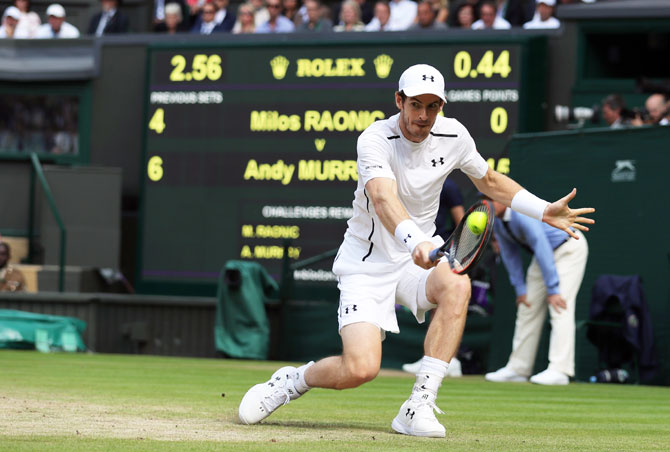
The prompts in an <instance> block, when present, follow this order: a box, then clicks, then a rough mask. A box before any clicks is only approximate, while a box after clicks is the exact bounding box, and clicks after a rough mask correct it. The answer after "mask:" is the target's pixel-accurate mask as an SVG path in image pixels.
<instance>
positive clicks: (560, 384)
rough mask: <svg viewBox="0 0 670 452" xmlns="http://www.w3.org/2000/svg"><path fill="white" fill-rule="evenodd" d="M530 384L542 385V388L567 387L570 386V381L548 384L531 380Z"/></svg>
mask: <svg viewBox="0 0 670 452" xmlns="http://www.w3.org/2000/svg"><path fill="white" fill-rule="evenodd" d="M530 382H531V383H533V384H536V385H542V386H567V385H568V384H570V382H569V381H568V382H560V383H558V382H556V383H547V382H539V381H533V380H530Z"/></svg>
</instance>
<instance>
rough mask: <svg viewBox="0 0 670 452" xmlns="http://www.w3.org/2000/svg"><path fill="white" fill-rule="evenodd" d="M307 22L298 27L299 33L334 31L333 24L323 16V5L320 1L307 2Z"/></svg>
mask: <svg viewBox="0 0 670 452" xmlns="http://www.w3.org/2000/svg"><path fill="white" fill-rule="evenodd" d="M305 7H306V9H307V22H303V23H302V24H300V26H298V28H297V31H314V32H323V31H332V30H333V22H332V21H331V20H330V19H329V18H328V17H326V16H324V15H323V5H322V4H321V2H320V1H319V0H306V1H305Z"/></svg>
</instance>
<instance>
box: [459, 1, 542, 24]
mask: <svg viewBox="0 0 670 452" xmlns="http://www.w3.org/2000/svg"><path fill="white" fill-rule="evenodd" d="M531 1H534V0H531ZM466 3H467V4H468V5H470V6H472V8H473V9H472V11H473V14H475V13H476V11H477V4H478V3H479V0H455V1H453V2H451V3H450V6H449V14H448V15H447V26H448V27H453V28H460V25H459V22H458V11H459V10H460V9H461V8H462V7H463V5H464V4H466ZM477 19H478V18H477V17H475V18H474V19H472V22H474V21H475V20H477Z"/></svg>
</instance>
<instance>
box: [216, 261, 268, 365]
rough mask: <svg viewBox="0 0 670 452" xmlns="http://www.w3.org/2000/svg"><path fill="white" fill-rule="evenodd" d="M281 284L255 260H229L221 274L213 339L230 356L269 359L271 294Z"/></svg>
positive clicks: (217, 346)
mask: <svg viewBox="0 0 670 452" xmlns="http://www.w3.org/2000/svg"><path fill="white" fill-rule="evenodd" d="M278 291H279V287H278V285H277V283H276V282H275V280H274V279H272V277H271V276H270V275H269V274H268V273H267V272H266V271H265V269H264V268H263V267H262V266H261V265H260V264H258V263H256V262H244V261H228V262H227V263H226V265H225V267H224V269H223V270H222V271H221V275H220V276H219V285H218V292H217V303H216V326H215V327H214V340H215V343H216V349H217V350H218V351H220V352H222V353H224V354H225V355H226V356H229V357H231V358H249V359H267V358H268V349H269V340H270V323H269V322H268V318H267V314H266V312H265V303H266V301H267V300H268V297H276V296H277V294H278Z"/></svg>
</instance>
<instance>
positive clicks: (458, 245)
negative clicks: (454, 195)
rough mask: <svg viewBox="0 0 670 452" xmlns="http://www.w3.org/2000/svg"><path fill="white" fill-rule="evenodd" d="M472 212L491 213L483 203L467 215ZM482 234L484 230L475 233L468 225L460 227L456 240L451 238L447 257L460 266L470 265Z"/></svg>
mask: <svg viewBox="0 0 670 452" xmlns="http://www.w3.org/2000/svg"><path fill="white" fill-rule="evenodd" d="M474 212H484V213H485V214H486V215H487V216H490V215H491V211H490V209H488V207H487V206H485V205H481V206H478V207H477V208H476V209H474V210H472V212H470V213H469V214H468V215H471V214H472V213H474ZM484 235H485V233H484V232H482V233H481V234H475V233H473V232H472V231H471V230H470V228H468V227H464V228H462V229H461V231H460V233H459V234H458V237H457V238H456V240H453V241H452V242H451V244H450V246H449V251H448V252H449V257H450V259H451V260H453V263H458V264H459V265H460V266H461V267H467V266H468V265H470V263H471V262H472V260H473V259H474V258H475V257H476V256H477V250H478V249H479V247H480V244H481V242H482V239H483V237H484Z"/></svg>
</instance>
